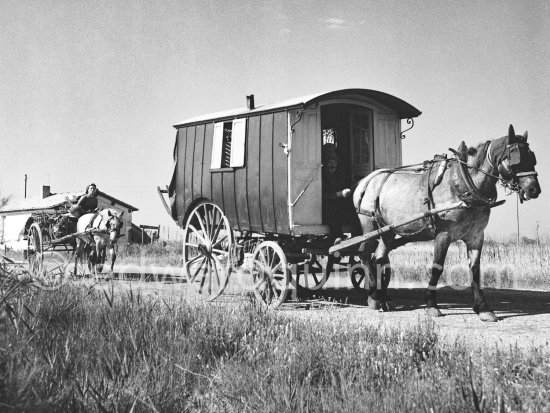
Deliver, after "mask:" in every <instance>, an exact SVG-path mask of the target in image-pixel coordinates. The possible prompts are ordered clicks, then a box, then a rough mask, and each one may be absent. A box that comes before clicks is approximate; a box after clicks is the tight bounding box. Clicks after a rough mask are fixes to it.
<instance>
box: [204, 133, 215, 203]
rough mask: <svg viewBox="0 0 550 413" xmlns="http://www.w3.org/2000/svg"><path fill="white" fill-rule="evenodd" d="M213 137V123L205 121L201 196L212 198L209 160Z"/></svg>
mask: <svg viewBox="0 0 550 413" xmlns="http://www.w3.org/2000/svg"><path fill="white" fill-rule="evenodd" d="M213 138H214V124H213V123H207V124H206V125H205V127H204V153H203V158H202V185H201V188H202V189H201V193H202V195H201V196H202V197H203V198H206V199H212V176H211V173H210V161H211V158H212V139H213Z"/></svg>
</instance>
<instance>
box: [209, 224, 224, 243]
mask: <svg viewBox="0 0 550 413" xmlns="http://www.w3.org/2000/svg"><path fill="white" fill-rule="evenodd" d="M222 226H225V225H224V222H223V221H220V222H219V224H218V226H217V227H216V232H214V235H212V238H211V240H212V246H213V247H215V246H216V245H218V244H219V243H220V242H222V241H223V240H224V238H227V235H224V237H223V238H221V239H220V240H218V235H220V231H221V229H222Z"/></svg>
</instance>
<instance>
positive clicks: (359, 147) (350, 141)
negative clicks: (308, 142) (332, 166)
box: [321, 103, 373, 187]
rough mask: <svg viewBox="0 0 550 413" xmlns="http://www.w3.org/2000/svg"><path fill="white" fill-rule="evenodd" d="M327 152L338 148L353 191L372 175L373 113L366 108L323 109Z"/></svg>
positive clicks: (334, 106) (344, 105)
mask: <svg viewBox="0 0 550 413" xmlns="http://www.w3.org/2000/svg"><path fill="white" fill-rule="evenodd" d="M321 135H322V137H321V139H322V145H323V150H325V149H326V148H327V147H328V146H330V145H334V150H335V152H336V155H337V156H338V158H340V161H341V162H340V163H341V165H340V168H341V173H342V174H343V179H344V180H345V182H347V183H349V185H350V187H351V186H354V185H355V184H356V183H357V182H359V181H360V180H361V179H362V178H364V177H365V176H367V175H368V174H369V173H370V172H372V161H373V154H372V145H373V127H372V110H371V109H368V108H366V107H364V106H359V105H353V104H348V103H335V104H329V105H323V106H322V107H321Z"/></svg>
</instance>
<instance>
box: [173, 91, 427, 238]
mask: <svg viewBox="0 0 550 413" xmlns="http://www.w3.org/2000/svg"><path fill="white" fill-rule="evenodd" d="M252 101H253V99H252ZM420 113H421V112H420V111H419V110H418V109H416V108H415V107H413V106H411V105H410V104H408V103H407V102H405V101H403V100H401V99H399V98H397V97H394V96H392V95H389V94H386V93H383V92H379V91H375V90H369V89H345V90H337V91H333V92H329V93H323V94H316V95H310V96H305V97H300V98H295V99H291V100H288V101H285V102H281V103H278V104H274V105H265V106H258V107H254V106H253V103H252V104H251V105H249V106H248V107H245V108H241V109H235V110H230V111H226V112H219V113H215V114H210V115H204V116H198V117H195V118H192V119H188V120H186V121H184V122H182V123H180V124H177V125H175V126H174V127H175V128H176V129H177V137H176V146H175V149H174V157H175V160H176V165H175V170H174V176H173V178H172V182H171V184H170V186H169V191H168V192H169V196H170V199H171V213H172V217H173V219H174V220H176V222H177V223H178V224H179V225H180V226H185V224H186V218H187V216H188V214H189V213H190V211H191V210H192V209H193V207H194V206H195V205H197V203H198V202H200V201H202V200H208V201H210V202H212V203H214V204H216V205H218V206H219V207H220V208H221V209H222V210H223V212H224V213H225V215H226V216H227V218H228V220H229V222H230V225H231V227H232V228H233V229H234V230H236V231H240V232H243V231H248V232H253V233H264V234H269V233H272V234H280V235H291V236H300V235H313V236H314V235H320V234H326V233H328V227H327V226H325V225H323V222H322V146H323V144H324V143H325V144H326V143H336V144H337V148H338V156H339V157H340V158H341V163H342V164H343V165H344V168H345V175H346V179H347V180H348V181H349V182H350V186H352V185H353V184H354V183H356V182H357V181H358V180H359V179H361V178H363V177H364V176H366V175H367V174H368V173H370V172H372V171H373V170H375V169H379V168H384V167H394V166H400V165H401V164H402V155H401V119H410V118H414V117H417V116H419V115H420Z"/></svg>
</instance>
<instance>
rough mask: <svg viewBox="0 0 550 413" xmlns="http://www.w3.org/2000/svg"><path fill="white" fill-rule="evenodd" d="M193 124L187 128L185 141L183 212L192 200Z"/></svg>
mask: <svg viewBox="0 0 550 413" xmlns="http://www.w3.org/2000/svg"><path fill="white" fill-rule="evenodd" d="M195 129H196V127H195V126H190V127H188V128H187V134H186V139H185V140H186V143H185V165H184V167H185V178H184V184H183V185H184V188H183V197H184V198H183V202H184V213H185V211H187V208H189V205H190V204H191V202H192V201H193V160H194V158H195V153H194V152H195Z"/></svg>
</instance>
